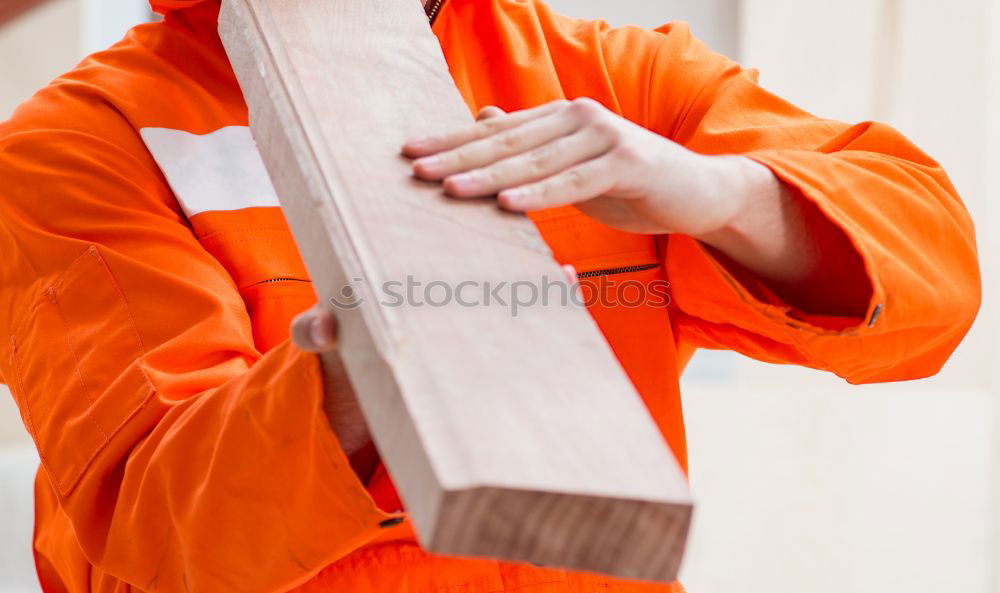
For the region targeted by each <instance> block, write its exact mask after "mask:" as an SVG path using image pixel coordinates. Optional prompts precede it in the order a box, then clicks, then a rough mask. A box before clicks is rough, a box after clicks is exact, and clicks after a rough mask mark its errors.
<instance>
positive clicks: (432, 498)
mask: <svg viewBox="0 0 1000 593" xmlns="http://www.w3.org/2000/svg"><path fill="white" fill-rule="evenodd" d="M220 33H221V35H222V38H223V41H224V43H225V45H226V48H227V51H228V52H229V56H230V59H231V61H232V62H233V66H234V69H235V70H236V73H237V76H238V77H239V80H240V83H241V85H242V87H243V91H244V94H245V96H246V98H247V102H248V104H249V106H250V120H251V121H250V125H251V129H252V130H253V132H254V136H255V138H256V140H257V142H258V145H259V146H260V149H261V151H262V154H263V157H264V161H265V163H266V164H267V166H268V170H269V172H270V174H271V176H272V178H273V181H274V183H275V186H276V187H277V189H278V192H279V194H280V195H281V196H282V198H281V199H282V207H283V209H284V211H285V214H286V217H287V218H288V221H289V224H290V226H291V228H292V231H293V233H294V235H295V238H296V241H297V242H298V244H299V246H300V250H301V252H302V254H303V257H304V259H305V261H306V264H307V266H308V268H309V271H310V274H311V275H312V278H313V280H314V283H315V285H316V289H317V292H318V294H319V296H320V300H321V302H329V299H330V298H342V294H343V292H342V291H343V288H344V287H345V286H346V285H347V284H348V282H349V281H350V283H351V285H352V286H353V287H354V291H355V297H356V302H357V306H356V307H353V308H349V309H348V310H341V311H338V316H339V319H340V323H341V350H342V355H343V358H344V362H345V365H346V367H347V370H348V373H349V375H350V378H351V381H352V383H353V384H354V387H355V390H356V392H357V393H358V395H359V398H360V400H361V405H362V408H363V411H364V413H365V417H366V418H367V420H368V422H369V424H370V426H371V429H372V432H373V435H374V438H375V441H376V444H377V446H378V448H379V450H380V452H381V454H382V456H383V458H384V460H385V462H386V464H387V467H388V469H389V471H390V473H391V474H392V476H393V479H394V481H395V482H396V484H397V486H398V487H399V489H400V494H401V496H402V498H403V500H404V502H405V504H406V507H407V512H408V514H409V516H410V517H411V519H412V521H413V524H414V526H415V528H416V531H417V533H418V536H419V538H420V541H421V543H422V545H423V546H424V547H425V548H427V549H428V550H430V551H433V552H437V553H445V554H454V555H469V556H486V557H497V558H504V559H509V560H519V561H530V562H535V563H539V564H545V565H555V566H560V567H566V568H575V569H584V570H591V571H595V572H602V573H608V574H614V575H620V576H625V577H632V578H639V579H649V580H660V581H671V580H673V579H674V578H675V577H676V574H677V570H678V565H679V562H680V559H681V555H682V552H683V548H684V542H685V539H686V535H687V531H688V525H689V522H690V514H691V504H690V498H689V493H688V489H687V483H686V479H685V477H684V475H683V473H682V471H681V469H680V468H679V466H678V464H677V462H676V460H675V459H674V458H673V456H672V455H671V454H670V452H669V449H668V447H667V445H666V444H665V442H664V440H663V438H662V436H661V435H660V434H659V432H658V430H657V429H656V426H655V424H654V422H653V420H652V419H651V417H650V416H649V413H648V411H647V410H646V408H645V407H644V406H643V404H642V401H641V399H640V398H639V396H638V394H637V393H636V391H635V389H634V387H633V386H632V384H631V382H630V381H629V380H628V378H627V377H626V375H625V374H624V372H623V370H622V368H621V366H620V364H619V363H618V361H617V360H616V359H615V357H614V354H613V353H612V352H611V350H610V348H609V347H608V345H607V343H606V342H605V340H604V339H603V337H602V336H601V334H600V331H599V330H598V328H597V326H596V325H595V323H594V322H593V320H592V319H591V318H590V316H589V315H588V314H587V312H586V311H585V310H584V309H583V308H582V307H580V306H578V305H573V304H570V305H566V306H559V305H554V304H550V305H549V306H533V307H525V308H524V309H522V310H520V311H518V315H517V316H512V315H511V312H510V310H509V308H508V307H507V306H501V305H500V304H499V303H497V302H496V300H495V299H494V302H493V303H492V304H491V305H489V306H486V305H482V306H473V307H467V306H461V305H460V304H459V303H457V302H454V301H452V302H451V303H450V304H449V305H447V306H427V305H425V306H403V307H397V306H392V303H389V302H387V299H386V298H385V295H384V294H381V293H380V288H379V287H382V286H383V285H384V283H385V282H386V281H405V280H406V279H407V278H410V279H412V280H413V281H417V282H422V283H423V285H424V286H427V284H428V283H430V282H441V283H444V284H439V285H437V286H438V287H439V288H441V289H442V290H443V286H444V285H445V284H446V285H449V286H451V287H457V286H458V285H459V284H460V283H462V282H468V281H474V282H480V283H486V282H492V283H494V285H495V284H496V283H498V282H507V283H511V282H517V281H522V282H531V283H534V284H536V285H537V284H539V283H540V282H541V280H542V278H543V277H548V278H549V279H551V280H552V281H557V279H560V278H561V277H562V275H561V274H562V273H561V270H560V269H559V267H558V266H557V264H556V263H555V262H554V261H553V260H552V257H551V255H550V253H549V252H548V250H547V248H546V247H545V245H544V243H543V242H542V241H541V239H540V237H539V235H538V233H537V231H536V230H535V228H534V227H533V225H532V224H531V223H530V221H528V220H527V219H526V218H524V217H521V216H516V215H512V214H507V213H503V212H501V211H500V210H498V209H497V208H496V207H495V205H493V204H492V203H491V202H490V201H487V200H484V201H462V202H457V201H454V200H449V199H448V198H447V197H445V196H444V195H443V194H442V193H441V190H440V188H439V187H438V186H436V185H434V184H426V183H421V182H418V181H416V180H414V179H413V177H412V175H411V172H410V168H409V166H408V163H407V161H406V160H405V159H403V158H402V157H400V156H399V148H400V146H401V145H402V143H403V142H404V140H405V139H406V138H408V137H411V136H414V135H418V134H426V133H431V132H436V131H441V130H446V129H449V128H454V127H456V126H461V125H468V124H469V123H470V122H471V121H472V118H471V116H470V114H469V110H468V108H467V106H466V105H465V104H464V103H463V101H462V99H461V96H460V94H459V93H458V91H457V89H456V88H455V85H454V82H453V81H452V80H451V77H450V75H449V73H448V70H447V66H446V64H445V61H444V59H443V55H442V53H441V48H440V46H439V45H438V42H437V39H436V38H435V37H434V35H433V34H432V32H431V31H430V28H429V27H428V24H427V20H426V18H425V16H424V13H423V11H422V10H421V7H420V3H419V2H417V1H416V0H409V1H402V0H400V1H387V2H358V1H357V0H225V1H224V2H223V9H222V14H221V17H220ZM356 279H360V281H358V280H356ZM438 298H440V297H438ZM466 300H467V301H468V300H471V297H469V298H466Z"/></svg>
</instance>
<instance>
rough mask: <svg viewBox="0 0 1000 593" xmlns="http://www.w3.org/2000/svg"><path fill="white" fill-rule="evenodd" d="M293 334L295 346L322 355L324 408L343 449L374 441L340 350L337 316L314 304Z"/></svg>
mask: <svg viewBox="0 0 1000 593" xmlns="http://www.w3.org/2000/svg"><path fill="white" fill-rule="evenodd" d="M291 333H292V342H294V343H295V345H296V346H298V347H299V348H301V349H302V350H305V351H306V352H314V353H316V354H318V355H319V357H320V360H321V362H322V368H323V393H324V395H323V410H324V411H325V412H326V415H327V418H329V420H330V426H331V427H332V428H333V431H334V433H335V434H336V435H337V438H338V439H339V440H340V446H341V448H342V449H343V450H344V452H345V453H346V454H348V455H351V454H353V453H355V452H357V451H359V450H361V449H362V448H363V447H365V445H367V444H368V443H369V442H371V434H370V433H369V430H368V424H367V423H366V422H365V418H364V416H363V415H362V413H361V406H360V405H359V404H358V398H357V396H356V395H355V393H354V389H353V387H352V386H351V382H350V380H349V379H348V377H347V370H346V369H345V368H344V361H343V360H342V359H341V357H340V352H339V351H338V349H337V318H336V316H334V314H333V313H332V312H331V311H329V310H327V309H324V308H322V307H320V306H316V307H313V308H312V309H309V310H308V311H306V312H304V313H302V314H300V315H299V316H298V317H296V318H295V319H294V320H293V321H292V330H291Z"/></svg>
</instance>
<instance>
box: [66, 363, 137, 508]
mask: <svg viewBox="0 0 1000 593" xmlns="http://www.w3.org/2000/svg"><path fill="white" fill-rule="evenodd" d="M140 371H141V369H140ZM140 374H142V375H143V377H144V378H145V373H140ZM146 383H147V384H148V383H149V380H148V379H146ZM155 394H156V390H155V389H151V390H150V392H149V393H148V394H147V395H146V397H145V399H143V400H142V403H140V404H139V405H138V406H136V407H135V409H134V410H132V411H131V412H130V413H129V415H128V416H126V417H125V419H124V420H122V422H121V423H120V424H119V425H118V426H117V427H116V428H115V430H114V431H112V433H111V434H112V436H114V435H115V434H117V433H118V431H119V430H121V428H122V427H123V426H125V424H127V423H128V421H129V420H131V419H132V418H134V417H135V415H136V414H138V413H139V411H140V410H142V409H143V408H145V407H146V404H148V403H149V400H151V399H152V398H153V395H155ZM107 444H108V443H107V442H105V443H104V444H102V445H101V446H100V447H97V448H96V449H94V452H93V453H91V455H90V457H88V458H87V460H86V461H85V462H84V463H83V465H81V466H80V470H79V471H77V472H76V473H75V474H73V476H72V477H71V478H70V482H69V483H70V484H72V485H74V486H75V485H76V483H77V482H79V481H80V478H82V477H83V474H84V473H85V472H86V471H87V468H89V467H90V464H92V463H93V462H94V459H96V458H97V456H98V455H100V454H101V451H103V450H104V448H105V447H106V446H107ZM59 492H60V494H62V495H63V496H65V495H67V494H68V489H64V488H63V487H62V486H60V487H59Z"/></svg>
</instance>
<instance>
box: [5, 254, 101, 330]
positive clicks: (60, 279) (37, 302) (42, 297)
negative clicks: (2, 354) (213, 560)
mask: <svg viewBox="0 0 1000 593" xmlns="http://www.w3.org/2000/svg"><path fill="white" fill-rule="evenodd" d="M87 255H89V248H88V250H87V251H84V252H83V253H81V254H80V255H78V256H76V257H75V258H74V259H73V261H72V262H70V264H69V265H68V266H66V269H65V270H64V271H63V272H62V273H60V274H59V275H58V276H56V279H55V280H53V281H52V283H51V284H49V285H48V286H47V287H45V288H44V289H43V290H42V291H41V292H40V293H38V294H37V295H36V296H35V298H34V300H33V301H32V303H31V305H29V307H28V311H27V312H26V313H25V315H24V317H22V318H21V321H20V322H19V323H18V324H17V327H16V328H15V329H13V330H12V331H11V334H12V335H15V336H16V335H18V334H20V333H21V331H22V330H23V329H24V326H25V325H27V324H28V320H30V319H31V318H32V317H33V316H34V314H35V312H36V311H37V310H38V308H39V307H40V306H42V304H44V303H45V301H46V300H47V299H46V296H47V295H46V293H47V291H48V290H49V289H50V288H58V287H60V286H62V285H63V283H64V282H65V279H66V276H67V275H68V274H69V272H70V271H71V270H72V269H73V268H75V267H76V263H77V262H78V261H80V258H82V257H86V256H87Z"/></svg>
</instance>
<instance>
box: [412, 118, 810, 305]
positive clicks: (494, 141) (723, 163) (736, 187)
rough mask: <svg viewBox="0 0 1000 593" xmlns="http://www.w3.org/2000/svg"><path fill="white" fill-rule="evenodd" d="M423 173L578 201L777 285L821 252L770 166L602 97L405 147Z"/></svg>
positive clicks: (523, 203) (485, 191) (505, 202)
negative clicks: (683, 138) (681, 239)
mask: <svg viewBox="0 0 1000 593" xmlns="http://www.w3.org/2000/svg"><path fill="white" fill-rule="evenodd" d="M403 154H405V155H407V156H409V157H412V158H415V159H416V160H415V161H414V163H413V170H414V173H415V175H416V176H417V177H419V178H421V179H425V180H429V181H441V182H442V183H443V185H444V188H445V191H447V192H448V194H449V195H451V196H453V197H455V198H459V199H463V198H481V197H486V196H496V198H497V200H498V202H499V203H500V205H501V206H502V207H503V208H505V209H508V210H513V211H518V212H524V211H528V210H539V209H542V208H552V207H556V206H564V205H567V204H573V205H575V206H576V207H577V208H578V209H580V210H581V211H582V212H583V213H584V214H586V215H588V216H590V217H592V218H594V219H596V220H598V221H600V222H603V223H605V224H607V225H609V226H613V227H616V228H619V229H622V230H625V231H630V232H635V233H646V234H664V233H682V234H686V235H690V236H692V237H694V238H696V239H699V240H700V241H702V242H703V243H705V244H707V245H710V246H712V247H715V248H716V249H718V250H719V251H721V252H722V253H724V254H726V255H727V256H728V257H730V258H731V259H732V260H733V261H735V262H737V263H739V264H740V265H742V266H744V267H745V268H747V269H749V270H750V271H752V272H754V273H755V274H757V275H758V276H759V277H761V278H763V279H764V280H766V281H770V282H772V283H775V284H778V285H794V284H796V283H799V282H801V281H802V280H804V279H805V278H807V277H809V276H810V275H811V274H813V273H814V272H815V268H816V266H817V264H818V261H819V257H818V250H817V248H816V246H815V245H814V244H813V241H812V240H811V238H810V236H809V234H808V233H807V230H806V229H807V227H806V224H805V221H804V217H803V213H802V211H801V208H800V207H799V205H798V204H797V203H796V202H795V201H794V200H793V199H792V195H791V192H790V191H789V190H788V189H787V188H786V187H785V186H784V185H783V184H782V183H781V182H780V181H779V180H778V179H777V178H776V177H775V176H774V174H772V173H771V171H770V169H768V168H767V167H764V166H763V165H761V164H759V163H757V162H755V161H753V160H750V159H748V158H744V157H740V156H706V155H701V154H698V153H695V152H692V151H690V150H688V149H686V148H684V147H682V146H680V145H679V144H677V143H675V142H672V141H670V140H668V139H666V138H664V137H662V136H659V135H657V134H654V133H653V132H650V131H648V130H646V129H644V128H642V127H640V126H638V125H636V124H634V123H632V122H630V121H628V120H626V119H624V118H622V117H620V116H618V115H617V114H615V113H613V112H611V111H609V110H607V109H605V108H604V107H603V106H601V105H600V104H599V103H597V102H596V101H592V100H590V99H578V100H575V101H555V102H552V103H548V104H546V105H543V106H541V107H536V108H534V109H528V110H525V111H518V112H513V113H510V114H507V113H504V112H503V111H501V110H499V109H497V108H495V107H488V108H486V109H485V110H484V112H483V113H482V114H480V118H479V119H478V121H477V122H476V123H475V124H474V125H470V126H469V127H467V128H465V129H461V130H455V131H452V132H448V133H445V134H442V135H438V136H431V137H426V138H418V139H413V140H411V141H409V142H408V143H407V144H406V145H405V146H404V147H403Z"/></svg>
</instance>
